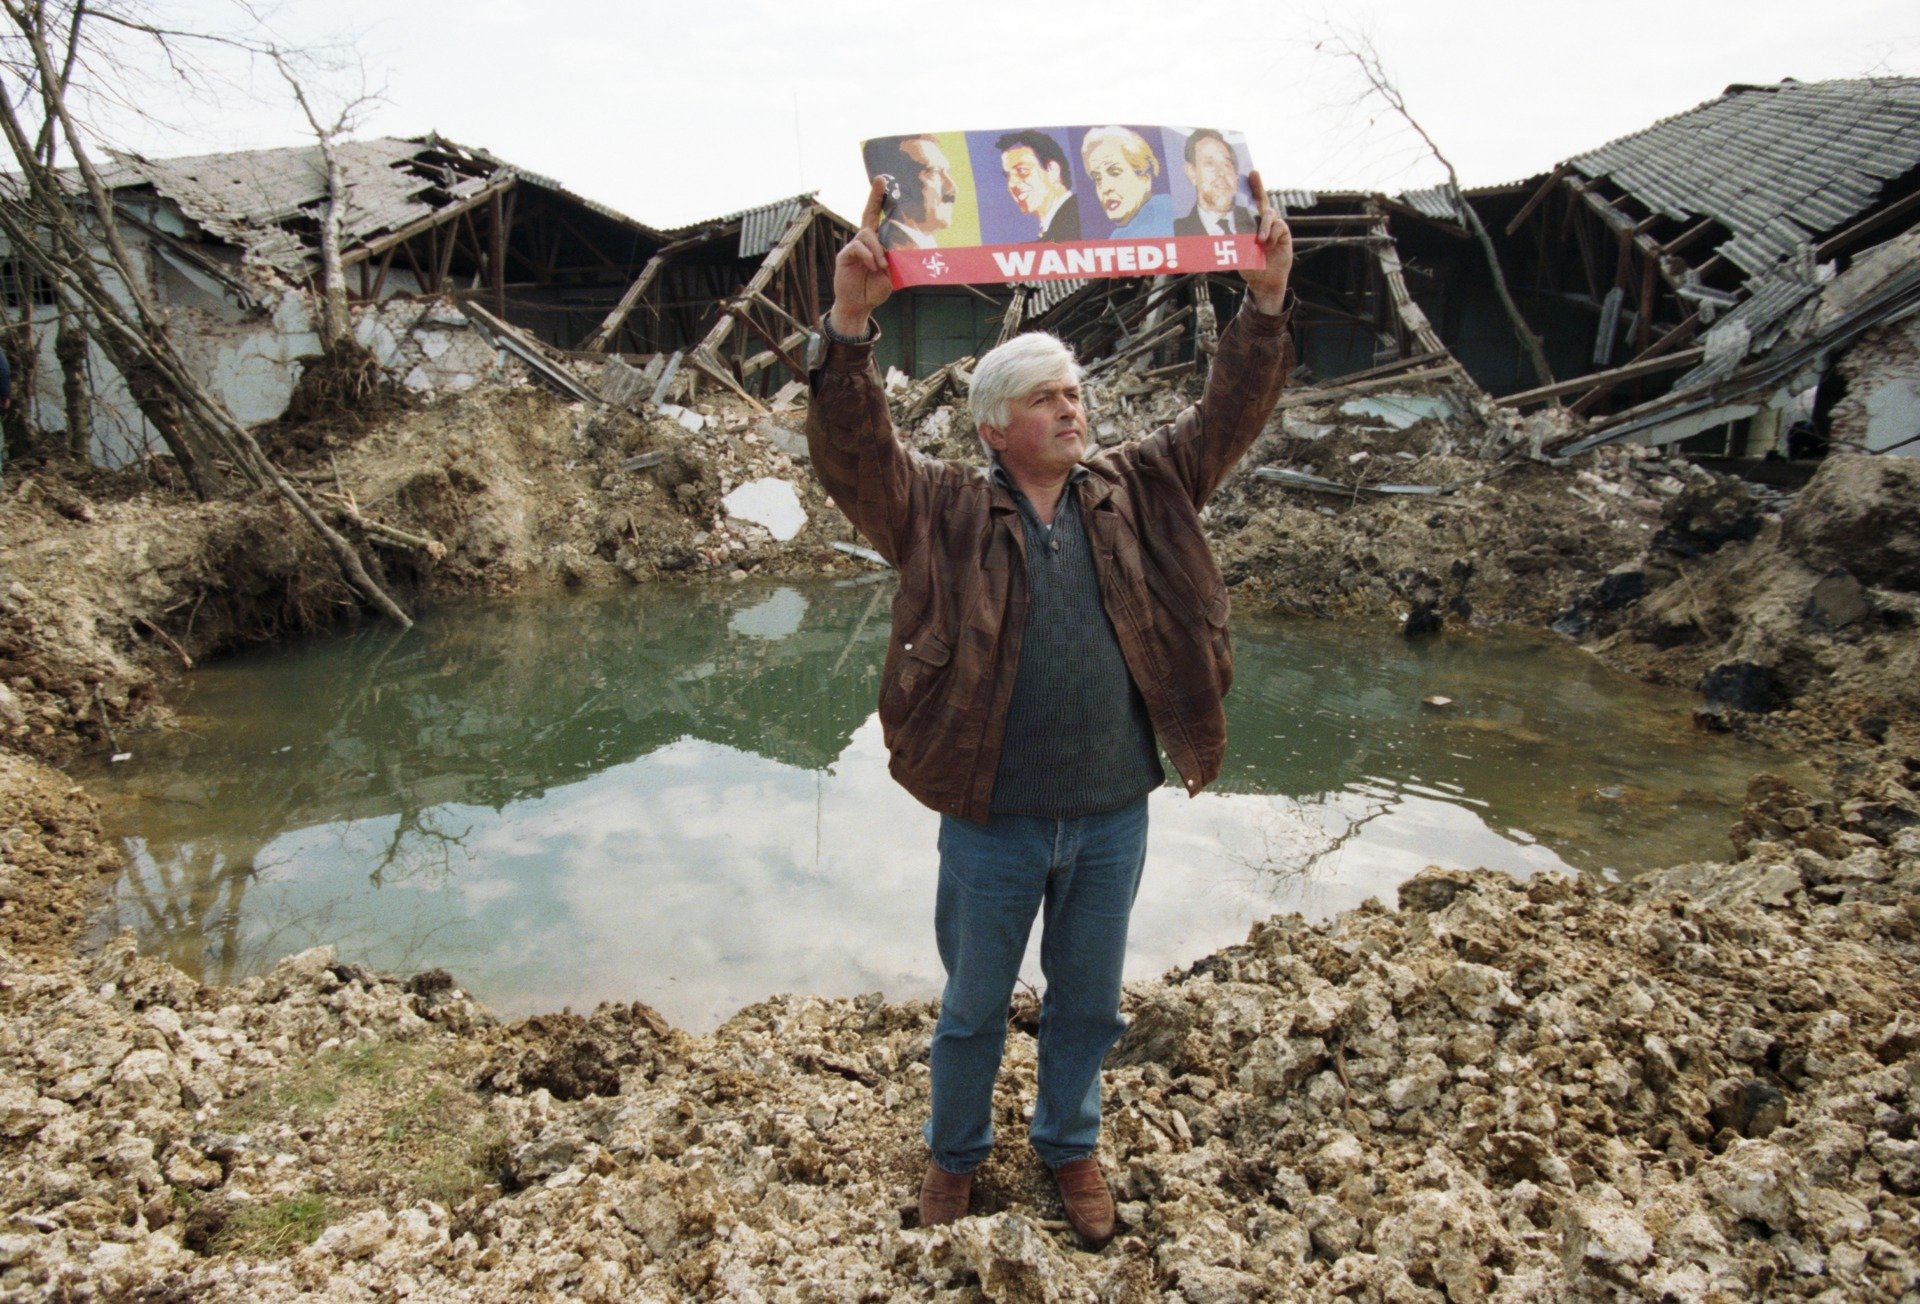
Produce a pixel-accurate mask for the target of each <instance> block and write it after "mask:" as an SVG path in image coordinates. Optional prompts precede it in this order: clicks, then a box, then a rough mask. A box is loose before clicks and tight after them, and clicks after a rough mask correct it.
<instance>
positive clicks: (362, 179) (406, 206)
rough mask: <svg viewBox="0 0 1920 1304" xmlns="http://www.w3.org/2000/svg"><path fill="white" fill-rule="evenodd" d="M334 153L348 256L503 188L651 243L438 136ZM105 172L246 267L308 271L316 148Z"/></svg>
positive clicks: (321, 169)
mask: <svg viewBox="0 0 1920 1304" xmlns="http://www.w3.org/2000/svg"><path fill="white" fill-rule="evenodd" d="M335 151H336V153H337V155H338V157H339V160H340V166H341V170H342V171H343V172H344V173H345V175H346V182H347V206H346V214H345V221H344V225H345V232H344V234H345V242H344V243H345V247H346V249H348V250H351V249H352V248H354V247H355V246H357V245H361V244H366V243H369V242H371V241H374V240H377V239H379V238H380V237H381V236H384V235H388V234H390V233H392V232H394V231H398V230H401V229H402V228H404V227H406V226H408V225H409V224H411V223H413V222H416V221H419V220H420V219H422V218H426V217H430V216H432V215H433V214H435V213H440V212H444V211H445V210H446V209H448V208H450V207H463V206H465V205H467V204H469V203H472V202H474V201H475V200H476V199H478V198H480V197H482V196H484V195H485V194H486V193H487V192H488V191H490V190H492V189H494V188H496V187H498V186H501V185H503V184H506V183H509V182H512V181H524V182H526V183H528V184H529V185H534V186H538V187H540V188H541V189H543V190H549V191H552V192H553V193H555V194H558V195H561V196H563V197H565V198H567V199H570V200H572V201H573V202H575V203H578V204H581V205H582V206H584V207H587V208H590V209H592V210H593V211H594V212H596V213H599V214H600V215H601V216H603V217H606V218H608V219H609V220H612V221H615V222H618V223H620V224H622V225H624V226H627V227H630V228H632V229H633V230H635V231H637V232H639V233H641V234H643V235H646V236H649V237H651V238H654V239H658V238H659V237H660V233H659V232H657V231H655V230H654V229H653V228H651V227H649V226H646V225H645V224H644V223H641V222H636V221H634V220H633V219H632V218H630V217H627V216H626V215H625V214H622V213H618V212H615V211H614V210H613V209H611V208H608V207H606V206H605V205H603V204H597V203H594V202H593V201H592V200H589V199H586V198H583V197H582V196H579V195H576V194H573V193H572V192H571V191H568V190H567V189H566V188H565V187H563V186H561V185H560V183H559V182H557V181H555V180H553V179H552V178H551V177H544V176H541V175H540V174H538V173H535V172H528V171H526V170H525V169H523V168H517V167H514V166H513V165H512V164H509V163H507V162H505V161H504V160H502V159H499V158H496V157H495V156H493V155H492V154H489V153H487V151H485V150H481V149H470V148H467V147H466V146H462V145H458V144H455V143H454V142H452V141H449V140H444V139H442V138H441V137H439V136H433V135H428V136H420V137H412V138H400V137H393V136H381V137H376V138H374V139H372V140H355V141H341V142H340V143H339V144H337V145H336V146H335ZM114 163H115V167H114V168H113V169H112V170H111V171H110V172H109V173H108V176H107V183H108V185H109V187H110V188H112V189H114V190H116V191H124V190H127V189H131V188H135V187H140V186H146V187H150V188H151V189H152V190H153V191H154V192H155V193H157V194H159V195H160V196H162V197H163V198H166V199H169V200H171V201H173V203H175V204H176V205H178V206H179V208H180V211H181V212H182V213H184V214H186V216H187V217H188V218H190V219H191V220H192V221H193V222H194V223H195V224H197V225H198V226H199V227H200V228H201V229H202V230H204V231H206V232H207V233H208V234H209V235H212V236H214V237H216V238H218V239H221V240H224V241H227V242H228V243H231V244H233V245H236V246H238V247H239V248H240V249H241V250H242V251H243V253H244V254H245V256H246V257H247V258H248V260H249V261H252V262H256V263H260V264H264V265H265V266H268V267H271V268H274V269H275V270H277V271H280V272H284V273H286V274H288V275H291V276H304V275H306V273H307V271H308V270H309V266H310V264H311V262H312V259H313V258H314V256H315V250H314V248H313V245H312V243H311V238H310V235H309V234H308V233H309V232H310V230H311V227H312V223H313V222H314V221H315V220H316V215H317V210H318V208H319V206H320V205H321V204H322V203H323V202H324V201H325V199H326V195H327V171H326V164H325V162H324V161H323V159H322V156H321V153H320V147H319V146H318V145H317V144H316V145H301V146H293V147H290V148H283V149H258V150H244V151H240V152H237V153H230V154H201V155H195V156H192V157H188V158H169V159H149V158H145V157H142V156H141V155H138V154H116V155H115V156H114Z"/></svg>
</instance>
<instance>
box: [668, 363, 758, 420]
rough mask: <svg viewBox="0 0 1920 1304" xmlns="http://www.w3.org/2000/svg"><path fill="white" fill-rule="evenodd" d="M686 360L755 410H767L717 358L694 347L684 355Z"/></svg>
mask: <svg viewBox="0 0 1920 1304" xmlns="http://www.w3.org/2000/svg"><path fill="white" fill-rule="evenodd" d="M686 361H687V363H688V364H689V365H691V366H692V367H693V368H694V370H696V371H698V372H699V373H700V374H701V375H703V376H705V377H706V378H707V379H709V380H711V381H713V382H715V383H716V384H718V385H720V386H722V387H723V388H725V389H730V390H732V391H733V392H734V394H735V395H736V396H738V397H740V398H743V399H745V400H746V401H747V402H748V403H749V404H751V405H752V406H753V408H754V409H755V410H756V411H760V412H765V411H766V410H767V405H766V404H765V403H762V402H761V401H760V400H759V399H757V398H755V397H754V396H753V395H752V394H749V393H748V392H747V391H746V388H745V387H744V386H742V385H741V384H740V382H739V381H737V380H735V379H734V378H733V374H732V373H731V372H729V371H728V370H727V368H726V365H725V364H724V363H722V362H721V361H720V360H719V359H718V358H715V357H713V356H712V355H710V354H702V353H701V352H700V351H699V350H698V349H694V350H692V351H691V352H689V353H688V354H687V355H686Z"/></svg>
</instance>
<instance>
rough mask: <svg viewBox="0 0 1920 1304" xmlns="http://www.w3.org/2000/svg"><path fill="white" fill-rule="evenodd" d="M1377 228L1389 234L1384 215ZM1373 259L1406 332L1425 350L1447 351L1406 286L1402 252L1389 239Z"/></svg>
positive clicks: (1395, 312) (1430, 351)
mask: <svg viewBox="0 0 1920 1304" xmlns="http://www.w3.org/2000/svg"><path fill="white" fill-rule="evenodd" d="M1375 230H1376V231H1377V232H1378V233H1379V234H1380V235H1382V236H1385V235H1386V234H1387V224H1386V219H1385V218H1384V217H1382V218H1379V219H1378V220H1377V221H1376V224H1375ZM1374 259H1375V261H1376V262H1377V263H1378V264H1379V268H1380V274H1381V276H1382V278H1383V279H1384V280H1385V282H1386V286H1387V297H1388V298H1389V299H1391V300H1392V301H1393V311H1394V315H1395V316H1396V317H1398V318H1399V320H1400V323H1401V325H1403V326H1404V327H1405V328H1406V331H1407V333H1408V334H1409V335H1411V336H1412V337H1413V339H1414V342H1415V343H1417V344H1418V345H1419V346H1420V348H1421V350H1422V351H1423V352H1426V353H1446V352H1447V346H1446V345H1445V344H1443V343H1442V342H1441V340H1440V337H1439V336H1438V335H1437V334H1435V333H1434V329H1433V323H1432V322H1430V321H1428V320H1427V314H1426V313H1424V312H1422V311H1421V310H1420V305H1419V304H1417V303H1415V302H1414V301H1413V294H1412V292H1411V291H1409V290H1408V289H1407V279H1406V277H1405V275H1403V274H1402V271H1401V266H1400V251H1399V250H1398V249H1397V248H1396V247H1395V246H1394V245H1393V244H1392V242H1391V241H1389V242H1388V243H1386V244H1383V245H1381V246H1380V247H1379V250H1378V251H1377V252H1376V253H1375V254H1374Z"/></svg>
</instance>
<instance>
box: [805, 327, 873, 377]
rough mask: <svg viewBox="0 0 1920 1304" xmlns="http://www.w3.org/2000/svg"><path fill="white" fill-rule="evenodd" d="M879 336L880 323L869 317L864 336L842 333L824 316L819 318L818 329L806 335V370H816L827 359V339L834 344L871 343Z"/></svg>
mask: <svg viewBox="0 0 1920 1304" xmlns="http://www.w3.org/2000/svg"><path fill="white" fill-rule="evenodd" d="M879 338H880V323H879V322H877V321H874V320H873V319H871V318H869V319H868V320H867V333H866V335H865V336H854V335H842V334H841V333H840V332H839V331H837V330H835V329H834V328H833V323H832V322H831V321H829V320H828V319H827V318H826V317H822V318H821V319H820V329H819V330H817V331H814V332H812V333H810V334H809V335H808V336H807V356H806V364H807V370H808V371H818V370H820V368H821V367H822V366H823V365H824V364H825V363H826V360H827V341H828V340H832V341H833V342H834V343H835V344H871V343H873V342H874V341H875V340H877V339H879Z"/></svg>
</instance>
